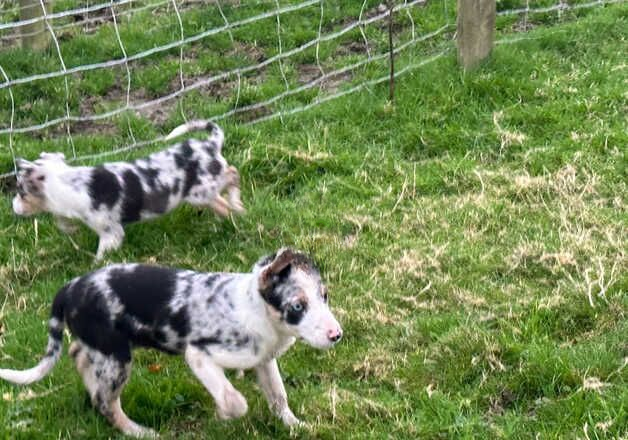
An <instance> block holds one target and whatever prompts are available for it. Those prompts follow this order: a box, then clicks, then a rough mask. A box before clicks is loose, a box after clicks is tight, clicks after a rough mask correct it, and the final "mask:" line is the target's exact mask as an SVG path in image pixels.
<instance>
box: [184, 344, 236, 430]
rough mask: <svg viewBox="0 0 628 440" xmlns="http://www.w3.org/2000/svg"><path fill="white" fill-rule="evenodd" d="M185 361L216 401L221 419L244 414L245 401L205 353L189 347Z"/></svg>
mask: <svg viewBox="0 0 628 440" xmlns="http://www.w3.org/2000/svg"><path fill="white" fill-rule="evenodd" d="M185 361H186V362H187V364H188V365H189V366H190V368H191V369H192V372H193V373H194V374H195V375H196V377H198V379H199V380H200V381H201V382H202V383H203V385H204V386H205V388H206V389H207V391H209V393H210V394H211V395H212V397H213V398H214V400H215V401H216V409H217V411H218V416H219V417H220V418H221V419H234V418H237V417H241V416H243V415H244V414H246V411H247V410H248V405H247V403H246V399H245V398H244V396H243V395H242V394H240V392H239V391H238V390H236V389H235V388H234V387H233V385H231V382H229V380H228V379H227V377H226V376H225V373H224V371H223V370H222V368H220V367H219V366H218V365H216V364H215V363H214V362H213V361H212V359H211V357H210V356H209V355H208V354H207V353H205V352H204V351H202V350H201V349H199V348H196V347H194V346H192V345H190V346H188V348H187V349H186V350H185Z"/></svg>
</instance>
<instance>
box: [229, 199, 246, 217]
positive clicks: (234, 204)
mask: <svg viewBox="0 0 628 440" xmlns="http://www.w3.org/2000/svg"><path fill="white" fill-rule="evenodd" d="M229 206H230V207H231V210H232V211H233V212H235V213H236V214H244V213H245V212H246V209H245V208H244V205H243V204H242V202H241V201H240V200H236V201H233V200H231V201H230V202H229Z"/></svg>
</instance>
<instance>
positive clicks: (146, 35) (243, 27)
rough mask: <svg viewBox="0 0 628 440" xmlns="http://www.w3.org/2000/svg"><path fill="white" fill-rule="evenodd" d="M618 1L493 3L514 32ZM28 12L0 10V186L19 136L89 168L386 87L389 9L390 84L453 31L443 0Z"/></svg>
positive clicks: (110, 5)
mask: <svg viewBox="0 0 628 440" xmlns="http://www.w3.org/2000/svg"><path fill="white" fill-rule="evenodd" d="M621 1H622V0H607V1H605V0H598V1H593V2H584V1H582V2H569V3H567V2H564V1H562V0H560V1H559V2H558V3H554V2H551V3H549V2H533V1H529V0H528V1H525V2H524V3H523V4H520V2H498V15H499V16H500V17H505V18H506V21H505V22H504V23H503V24H502V26H504V27H505V28H506V27H508V26H511V27H512V25H513V23H514V24H516V25H517V26H518V28H517V29H515V30H527V29H528V28H529V27H530V23H532V22H533V20H534V19H535V17H537V16H539V15H541V14H543V15H545V16H547V15H548V14H549V15H552V17H551V19H552V20H555V19H556V18H560V17H559V16H560V15H563V14H566V13H568V11H573V10H579V9H585V8H592V7H601V6H603V5H605V4H609V3H618V2H621ZM39 3H40V4H39V6H40V9H41V16H39V17H35V18H29V19H26V20H24V19H20V12H21V11H20V6H19V5H18V4H17V3H14V2H12V1H9V2H6V1H5V2H0V44H1V46H0V47H1V49H0V163H2V164H3V168H2V169H0V178H4V177H8V176H10V175H12V174H13V172H14V169H13V170H12V169H11V168H12V167H14V165H13V163H14V160H15V158H16V157H17V156H19V155H22V154H25V151H24V150H23V149H22V148H21V144H22V143H28V141H29V140H31V139H40V138H46V139H53V140H55V142H53V145H54V146H55V148H56V149H60V150H63V151H64V152H65V153H66V156H69V157H70V158H71V160H73V161H88V160H94V159H97V158H102V157H107V156H115V155H118V154H120V153H122V152H126V151H129V150H133V149H136V148H141V147H145V146H148V145H151V144H155V143H158V142H160V141H161V140H163V136H162V135H161V134H160V130H161V129H163V127H166V128H167V127H171V126H174V125H176V124H178V123H180V122H182V121H184V120H187V119H190V118H199V117H200V118H206V119H213V120H216V121H221V120H225V119H229V120H230V121H233V122H236V123H240V124H255V123H259V122H263V121H268V120H271V119H280V120H282V119H283V118H284V117H287V116H289V115H294V114H297V113H300V112H303V111H306V110H308V109H310V108H312V107H314V106H317V105H319V104H322V103H324V102H327V101H330V100H333V99H336V98H339V97H341V96H345V95H347V94H350V93H354V92H358V91H360V90H364V89H365V88H368V87H371V86H373V85H375V84H379V83H383V82H386V81H388V80H389V74H388V72H387V69H388V67H387V66H388V64H387V63H388V58H389V56H390V53H389V51H390V48H389V46H388V37H389V34H388V32H389V27H388V25H387V23H388V19H389V17H390V15H391V14H392V16H393V26H392V27H391V28H390V30H391V32H392V36H393V39H392V41H393V47H392V52H393V53H394V55H395V56H397V57H399V56H401V55H403V56H402V58H403V60H404V62H403V63H402V64H400V65H399V66H398V68H397V69H396V71H395V72H394V75H395V76H399V75H403V74H405V73H407V72H410V71H413V70H415V69H417V68H419V67H420V66H423V65H425V64H427V63H430V62H433V61H435V60H437V59H439V58H442V57H443V56H445V55H446V54H448V53H450V52H451V50H452V49H453V47H454V45H453V43H452V41H453V39H454V38H455V31H456V27H455V23H456V17H455V4H454V2H452V1H451V0H414V1H409V0H405V1H394V2H388V3H379V2H370V1H368V0H363V1H362V2H358V1H356V2H330V1H325V0H307V1H302V0H299V1H281V2H280V1H279V0H272V1H258V2H244V1H230V0H208V1H198V0H157V1H155V0H118V1H115V2H114V1H110V2H104V3H94V4H91V3H89V2H82V1H81V2H77V1H73V0H65V1H58V2H57V4H55V6H54V10H53V11H52V13H49V12H48V9H49V8H48V9H47V8H46V6H45V4H44V0H39ZM31 7H32V6H31ZM35 22H43V23H44V24H45V27H44V28H43V30H40V32H46V33H48V34H49V35H50V40H51V42H52V44H51V47H50V48H49V49H48V50H46V51H44V52H42V53H36V52H33V51H29V50H25V49H22V48H21V47H20V39H21V38H22V37H23V36H24V35H23V32H21V31H23V29H24V27H25V26H27V25H30V24H33V23H35ZM508 41H509V40H501V41H500V42H501V43H502V44H505V43H507V42H508ZM146 124H151V125H153V126H154V127H155V128H154V129H148V130H147V129H143V128H142V127H145V126H146ZM157 127H159V129H158V128H157ZM139 132H141V133H142V135H141V136H138V135H136V133H139ZM83 138H87V140H88V141H92V140H93V139H100V140H101V142H106V143H107V144H108V145H110V146H109V147H106V148H104V149H103V148H97V149H93V148H91V147H89V145H88V144H89V142H84V141H83ZM79 140H80V142H79ZM3 158H5V159H6V160H3ZM4 164H7V165H6V166H4Z"/></svg>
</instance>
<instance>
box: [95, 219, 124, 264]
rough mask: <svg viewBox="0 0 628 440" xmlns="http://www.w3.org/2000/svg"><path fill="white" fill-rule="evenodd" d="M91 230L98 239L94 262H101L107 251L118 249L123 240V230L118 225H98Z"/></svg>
mask: <svg viewBox="0 0 628 440" xmlns="http://www.w3.org/2000/svg"><path fill="white" fill-rule="evenodd" d="M93 229H94V230H95V231H96V233H97V234H98V238H99V240H98V251H97V252H96V261H99V260H101V259H102V258H103V257H104V256H105V253H107V252H108V251H111V250H115V249H118V248H119V247H120V245H121V244H122V241H123V240H124V229H123V228H122V225H120V224H119V223H112V224H107V225H104V226H101V225H99V226H98V227H95V228H93Z"/></svg>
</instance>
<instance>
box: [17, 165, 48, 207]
mask: <svg viewBox="0 0 628 440" xmlns="http://www.w3.org/2000/svg"><path fill="white" fill-rule="evenodd" d="M17 166H18V173H17V195H16V196H15V197H14V198H13V211H14V212H15V213H16V214H17V215H24V216H27V215H33V214H37V213H38V212H42V211H44V210H45V207H46V197H45V195H44V182H45V180H46V172H45V169H44V167H42V166H41V165H38V164H37V163H35V162H29V161H27V160H25V159H18V160H17Z"/></svg>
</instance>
